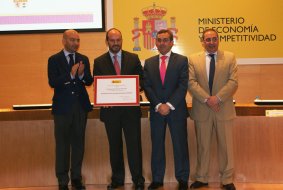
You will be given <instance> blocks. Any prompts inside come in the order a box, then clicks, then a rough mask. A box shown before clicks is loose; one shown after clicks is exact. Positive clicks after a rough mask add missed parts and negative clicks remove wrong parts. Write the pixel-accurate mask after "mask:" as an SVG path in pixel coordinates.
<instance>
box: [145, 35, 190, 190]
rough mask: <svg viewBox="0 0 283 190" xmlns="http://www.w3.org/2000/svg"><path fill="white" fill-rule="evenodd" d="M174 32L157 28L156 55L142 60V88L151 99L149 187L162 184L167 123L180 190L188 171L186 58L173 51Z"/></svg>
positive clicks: (184, 185)
mask: <svg viewBox="0 0 283 190" xmlns="http://www.w3.org/2000/svg"><path fill="white" fill-rule="evenodd" d="M173 43H174V41H173V34H172V32H171V31H170V30H160V31H159V32H158V33H157V36H156V47H157V49H158V51H159V53H160V54H159V55H156V56H153V57H151V58H149V59H147V60H145V66H144V90H145V94H146V96H147V98H148V100H149V101H150V128H151V141H152V154H151V171H152V183H151V184H150V185H149V187H148V189H150V190H152V189H157V188H159V187H161V186H163V179H164V174H165V144H164V141H165V132H166V126H167V124H168V126H169V130H170V134H171V139H172V142H173V150H174V164H175V177H176V179H177V180H178V182H179V187H178V188H179V190H186V189H187V188H188V178H189V173H190V166H189V153H188V142H187V117H188V111H187V104H186V100H185V97H186V94H187V88H188V58H187V57H185V56H183V55H180V54H177V53H173V52H172V51H171V48H172V46H173Z"/></svg>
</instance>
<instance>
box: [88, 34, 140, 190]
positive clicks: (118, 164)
mask: <svg viewBox="0 0 283 190" xmlns="http://www.w3.org/2000/svg"><path fill="white" fill-rule="evenodd" d="M106 44H107V45H108V47H109V51H108V52H106V53H104V54H103V55H101V56H99V57H98V58H96V59H95V60H94V65H93V76H94V77H95V86H94V89H95V92H94V97H95V101H94V103H95V106H102V107H101V108H100V120H101V121H102V122H104V124H105V128H106V133H107V137H108V142H109V150H110V163H111V169H112V177H111V180H112V181H111V183H110V184H109V185H108V186H107V189H108V190H111V189H116V188H119V187H121V186H123V185H124V180H125V166H124V158H123V138H122V132H124V137H125V140H126V144H127V155H128V162H129V168H130V172H131V175H132V180H133V183H134V186H135V189H136V190H142V189H144V177H143V176H142V149H141V110H140V106H139V101H138V100H137V97H139V95H138V93H137V92H139V89H140V86H142V84H143V70H142V65H141V62H140V60H139V57H138V55H136V54H133V53H130V52H127V51H124V50H122V34H121V32H120V31H119V30H118V29H116V28H112V29H110V30H108V31H107V32H106ZM132 87H134V88H132ZM137 95H138V96H137Z"/></svg>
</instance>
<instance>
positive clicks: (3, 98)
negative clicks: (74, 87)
mask: <svg viewBox="0 0 283 190" xmlns="http://www.w3.org/2000/svg"><path fill="white" fill-rule="evenodd" d="M80 37H81V48H80V52H81V53H83V54H85V55H87V56H88V57H89V59H90V63H91V69H92V64H93V59H94V58H95V57H97V56H99V55H100V54H102V53H104V52H105V51H106V50H107V47H106V45H105V41H104V39H105V33H104V32H101V33H81V34H80ZM61 38H62V34H14V35H0V57H1V61H0V71H1V74H0V89H1V90H0V108H10V107H12V105H14V104H45V103H51V98H52V95H53V90H52V89H51V88H50V87H49V85H48V79H47V60H48V57H49V56H51V55H52V54H54V53H56V52H58V51H59V50H61V49H62V44H61ZM124 40H126V39H124ZM282 80H283V64H279V65H240V66H239V89H238V91H237V93H236V95H235V99H236V101H237V102H238V103H250V102H252V101H253V100H254V99H255V97H256V96H260V97H261V98H262V99H283V98H282V96H283V88H282V85H280V84H281V81H282ZM88 92H89V94H90V98H91V100H92V99H93V93H92V87H89V88H88ZM188 101H190V96H189V95H188Z"/></svg>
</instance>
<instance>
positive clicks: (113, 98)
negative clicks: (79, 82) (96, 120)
mask: <svg viewBox="0 0 283 190" xmlns="http://www.w3.org/2000/svg"><path fill="white" fill-rule="evenodd" d="M93 79H94V81H93V86H94V88H93V89H94V102H93V105H94V106H139V105H140V95H139V92H140V91H139V75H103V76H94V77H93Z"/></svg>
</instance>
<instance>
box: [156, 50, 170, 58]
mask: <svg viewBox="0 0 283 190" xmlns="http://www.w3.org/2000/svg"><path fill="white" fill-rule="evenodd" d="M171 53H172V51H169V52H168V53H166V54H165V55H162V54H159V59H161V57H162V56H167V58H168V57H170V55H171Z"/></svg>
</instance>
